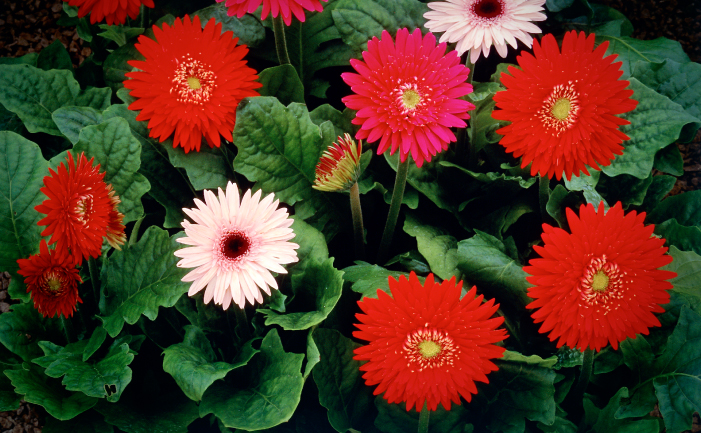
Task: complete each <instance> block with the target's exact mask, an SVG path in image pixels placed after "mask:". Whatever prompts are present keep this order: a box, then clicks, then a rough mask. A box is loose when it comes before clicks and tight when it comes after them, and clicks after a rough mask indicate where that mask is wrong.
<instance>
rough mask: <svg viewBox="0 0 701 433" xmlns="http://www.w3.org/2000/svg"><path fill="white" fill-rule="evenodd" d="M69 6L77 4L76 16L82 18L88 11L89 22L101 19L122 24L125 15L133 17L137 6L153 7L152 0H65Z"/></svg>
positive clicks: (136, 13)
mask: <svg viewBox="0 0 701 433" xmlns="http://www.w3.org/2000/svg"><path fill="white" fill-rule="evenodd" d="M67 1H68V4H69V5H71V6H78V8H79V9H78V17H79V18H82V17H84V16H85V15H87V14H88V12H90V23H91V24H95V23H97V22H100V21H102V20H103V19H104V20H105V21H106V22H107V25H110V26H111V25H113V24H124V23H125V22H126V20H127V15H128V16H129V18H131V19H135V18H136V17H137V16H138V15H139V8H140V7H141V5H142V4H143V5H144V6H146V7H149V8H152V7H154V4H153V0H67Z"/></svg>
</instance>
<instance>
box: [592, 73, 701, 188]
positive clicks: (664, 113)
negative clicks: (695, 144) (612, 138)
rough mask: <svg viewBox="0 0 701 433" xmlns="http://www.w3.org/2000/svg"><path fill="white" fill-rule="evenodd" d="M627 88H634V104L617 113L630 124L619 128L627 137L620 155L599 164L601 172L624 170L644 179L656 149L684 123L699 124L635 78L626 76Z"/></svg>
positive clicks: (671, 140)
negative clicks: (611, 160)
mask: <svg viewBox="0 0 701 433" xmlns="http://www.w3.org/2000/svg"><path fill="white" fill-rule="evenodd" d="M629 88H630V89H633V91H635V93H634V94H633V98H634V99H635V100H637V101H638V106H637V107H636V108H635V110H633V111H631V112H628V113H625V114H623V115H621V117H622V118H624V119H626V120H628V121H630V125H623V126H621V128H620V130H621V132H623V133H624V134H626V135H628V136H629V137H630V140H626V141H624V142H623V146H624V147H625V149H624V150H623V155H618V156H616V159H614V160H613V162H611V165H609V166H606V167H603V172H604V173H606V174H608V175H609V176H612V177H613V176H616V175H619V174H624V173H626V174H631V175H633V176H635V177H637V178H639V179H645V178H646V177H648V176H649V175H650V170H652V165H653V162H654V160H655V154H656V153H657V151H658V150H660V149H662V148H664V147H667V146H668V145H669V144H670V143H672V142H674V141H676V140H677V138H679V134H680V133H681V131H682V128H684V127H685V126H686V125H688V124H692V123H693V124H699V123H700V122H701V120H699V119H697V118H696V117H694V116H692V115H690V114H688V113H687V112H686V111H685V110H684V108H683V107H682V106H681V105H679V104H677V103H675V102H672V101H671V100H670V99H669V98H668V97H666V96H663V95H660V94H659V93H657V92H655V91H654V90H652V89H650V88H649V87H647V86H646V85H644V84H643V83H641V82H640V81H638V80H637V79H635V78H631V79H630V86H629Z"/></svg>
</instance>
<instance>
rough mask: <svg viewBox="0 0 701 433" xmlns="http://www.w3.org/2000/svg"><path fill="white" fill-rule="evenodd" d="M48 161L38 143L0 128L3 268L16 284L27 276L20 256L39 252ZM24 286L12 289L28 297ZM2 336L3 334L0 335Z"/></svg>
mask: <svg viewBox="0 0 701 433" xmlns="http://www.w3.org/2000/svg"><path fill="white" fill-rule="evenodd" d="M48 175H49V170H48V163H47V162H46V160H45V159H44V158H43V157H42V156H41V150H39V146H37V145H36V144H34V143H33V142H31V141H29V140H27V139H26V138H24V137H22V136H20V135H17V134H15V133H14V132H10V131H0V179H1V180H0V271H8V272H10V273H11V275H12V281H13V285H14V286H16V287H18V288H19V287H21V288H23V287H24V282H23V281H24V278H23V277H21V276H19V275H18V274H17V273H16V272H17V270H18V269H19V266H18V265H17V259H21V258H28V257H29V256H30V255H31V254H33V253H36V252H38V250H39V241H40V239H41V235H40V234H41V230H42V229H41V227H39V226H37V222H38V221H39V220H40V219H41V218H42V215H41V214H40V213H38V212H37V211H35V210H34V206H37V205H38V204H40V203H41V202H42V201H43V200H44V199H46V196H44V194H43V193H42V192H41V191H39V188H41V187H43V186H44V181H43V179H44V176H48ZM23 291H24V290H23V289H21V290H20V291H13V292H12V293H11V295H12V296H15V297H16V296H18V295H20V296H21V297H22V298H24V299H25V300H26V299H28V295H27V294H26V293H22V292H23ZM0 338H2V337H0Z"/></svg>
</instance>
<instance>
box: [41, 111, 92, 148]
mask: <svg viewBox="0 0 701 433" xmlns="http://www.w3.org/2000/svg"><path fill="white" fill-rule="evenodd" d="M51 118H52V119H53V120H54V123H55V124H56V126H57V127H58V129H59V131H61V134H63V135H65V136H66V138H67V139H69V140H70V141H71V143H73V144H76V143H77V142H78V139H79V137H80V131H81V130H82V129H83V128H85V127H86V126H90V125H98V124H100V123H102V113H101V112H100V111H99V110H96V109H94V108H92V107H76V106H72V105H67V106H64V107H61V108H59V109H57V110H56V111H54V112H53V113H52V114H51Z"/></svg>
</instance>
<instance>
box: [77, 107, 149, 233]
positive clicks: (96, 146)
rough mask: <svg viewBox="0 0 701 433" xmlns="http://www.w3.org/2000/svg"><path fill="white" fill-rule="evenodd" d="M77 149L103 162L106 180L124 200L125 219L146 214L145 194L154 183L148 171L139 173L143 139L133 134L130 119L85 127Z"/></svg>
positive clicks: (98, 161)
mask: <svg viewBox="0 0 701 433" xmlns="http://www.w3.org/2000/svg"><path fill="white" fill-rule="evenodd" d="M73 152H74V153H76V154H77V153H80V152H85V155H86V156H87V157H88V158H91V157H94V158H95V162H96V163H99V164H100V170H101V171H104V172H105V177H104V179H103V180H104V181H105V183H108V184H112V187H113V188H114V190H115V191H116V193H117V195H118V196H119V199H120V200H121V203H119V211H120V212H122V213H123V214H124V223H127V222H129V221H135V220H137V219H139V218H140V217H141V215H143V214H144V208H143V206H142V204H141V196H143V195H144V194H145V193H146V192H148V190H149V189H150V188H151V185H150V184H149V182H148V180H147V179H146V178H145V177H144V175H142V174H140V173H138V171H139V167H140V166H141V143H139V141H138V140H137V139H136V138H134V136H133V135H132V134H131V129H130V128H129V124H128V123H127V121H126V120H124V119H121V118H113V119H108V120H105V121H104V122H102V123H100V124H99V125H92V126H87V127H85V128H83V129H82V130H81V131H80V138H79V139H78V143H77V144H76V145H75V146H74V147H73Z"/></svg>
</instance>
